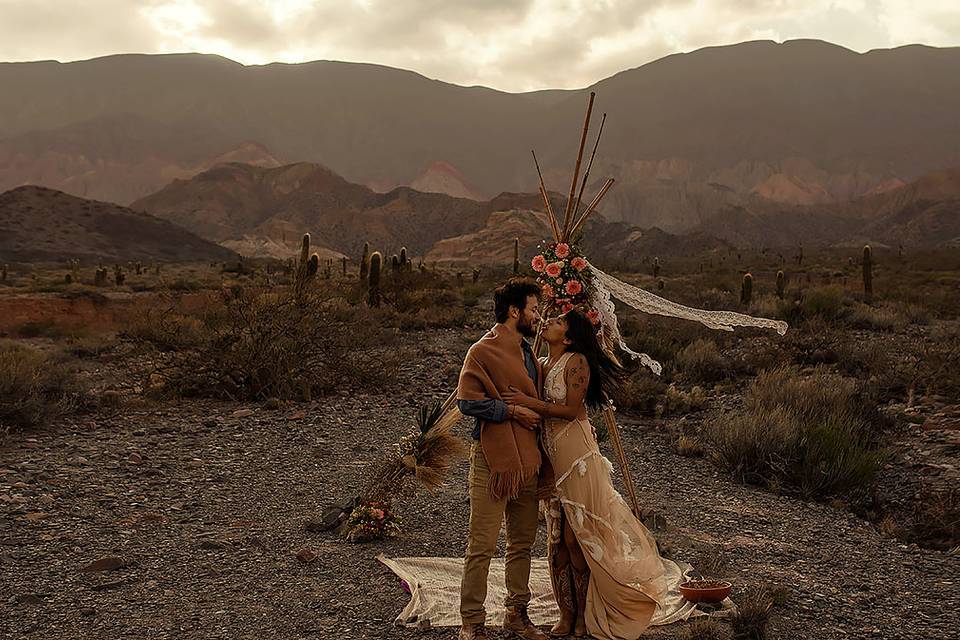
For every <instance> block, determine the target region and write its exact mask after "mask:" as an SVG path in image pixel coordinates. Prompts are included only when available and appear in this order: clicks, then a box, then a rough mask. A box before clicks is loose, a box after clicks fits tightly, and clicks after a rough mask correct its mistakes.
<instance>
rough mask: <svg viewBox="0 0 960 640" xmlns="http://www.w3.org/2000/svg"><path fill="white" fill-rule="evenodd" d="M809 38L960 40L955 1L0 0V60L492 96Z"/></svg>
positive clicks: (853, 44)
mask: <svg viewBox="0 0 960 640" xmlns="http://www.w3.org/2000/svg"><path fill="white" fill-rule="evenodd" d="M793 38H819V39H823V40H829V41H831V42H835V43H837V44H841V45H844V46H846V47H849V48H851V49H854V50H856V51H867V50H869V49H876V48H886V47H891V46H898V45H903V44H910V43H918V42H919V43H924V44H929V45H936V46H956V45H960V0H0V61H14V60H50V59H55V60H61V61H67V60H79V59H85V58H92V57H96V56H101V55H107V54H112V53H127V52H140V53H168V52H183V51H199V52H204V53H218V54H221V55H224V56H227V57H229V58H232V59H234V60H237V61H239V62H243V63H245V64H263V63H266V62H273V61H283V62H303V61H306V60H318V59H325V60H349V61H357V62H375V63H380V64H385V65H390V66H394V67H401V68H405V69H412V70H414V71H418V72H420V73H422V74H424V75H426V76H429V77H432V78H439V79H441V80H446V81H449V82H455V83H457V84H464V85H472V84H482V85H486V86H491V87H496V88H498V89H503V90H505V91H525V90H530V89H540V88H551V87H555V88H573V87H583V86H586V85H588V84H591V83H592V82H594V81H596V80H599V79H601V78H604V77H607V76H609V75H612V74H614V73H616V72H617V71H621V70H623V69H627V68H631V67H636V66H639V65H641V64H644V63H645V62H649V61H651V60H654V59H656V58H659V57H662V56H664V55H667V54H670V53H675V52H680V51H691V50H693V49H697V48H700V47H704V46H710V45H717V44H729V43H734V42H742V41H744V40H756V39H771V40H777V41H783V40H789V39H793Z"/></svg>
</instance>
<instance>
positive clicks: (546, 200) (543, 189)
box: [530, 149, 560, 242]
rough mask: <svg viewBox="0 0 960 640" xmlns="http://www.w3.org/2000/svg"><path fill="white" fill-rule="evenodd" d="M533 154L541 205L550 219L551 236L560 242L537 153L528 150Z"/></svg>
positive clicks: (554, 215)
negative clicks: (541, 200)
mask: <svg viewBox="0 0 960 640" xmlns="http://www.w3.org/2000/svg"><path fill="white" fill-rule="evenodd" d="M530 153H531V154H532V155H533V164H534V165H535V166H536V167H537V175H538V176H539V177H540V197H541V198H543V206H544V208H545V209H546V212H547V219H549V221H550V228H551V229H552V230H553V237H554V238H555V239H556V240H557V242H560V228H559V227H558V226H557V216H556V214H554V212H553V205H552V204H551V203H550V194H549V193H547V187H546V185H545V184H543V174H542V173H540V163H539V162H537V154H536V152H534V150H533V149H531V150H530Z"/></svg>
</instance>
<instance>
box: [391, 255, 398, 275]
mask: <svg viewBox="0 0 960 640" xmlns="http://www.w3.org/2000/svg"><path fill="white" fill-rule="evenodd" d="M390 271H391V272H393V274H394V275H396V274H397V273H399V271H400V258H399V256H397V254H393V255H392V256H391V257H390Z"/></svg>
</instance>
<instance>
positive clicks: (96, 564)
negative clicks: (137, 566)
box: [80, 556, 126, 573]
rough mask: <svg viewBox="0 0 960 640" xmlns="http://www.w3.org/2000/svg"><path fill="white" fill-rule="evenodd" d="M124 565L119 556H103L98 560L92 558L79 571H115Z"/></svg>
mask: <svg viewBox="0 0 960 640" xmlns="http://www.w3.org/2000/svg"><path fill="white" fill-rule="evenodd" d="M124 566H126V562H124V560H123V558H121V557H119V556H104V557H102V558H100V559H99V560H94V561H93V562H91V563H90V564H88V565H87V566H85V567H83V568H82V569H80V571H83V572H86V573H91V572H95V571H115V570H117V569H120V568H122V567H124Z"/></svg>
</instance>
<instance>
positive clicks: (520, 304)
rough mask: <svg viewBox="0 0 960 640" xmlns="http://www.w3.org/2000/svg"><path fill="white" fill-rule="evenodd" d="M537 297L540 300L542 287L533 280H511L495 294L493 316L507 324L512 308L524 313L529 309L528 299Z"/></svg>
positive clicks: (522, 278) (520, 278) (498, 288)
mask: <svg viewBox="0 0 960 640" xmlns="http://www.w3.org/2000/svg"><path fill="white" fill-rule="evenodd" d="M529 296H537V300H539V299H540V285H539V284H537V281H536V280H533V279H532V278H524V277H518V278H510V279H509V280H507V281H506V282H504V283H503V284H502V285H500V286H499V287H497V288H496V290H495V291H494V292H493V315H494V316H496V318H497V322H506V321H507V318H509V317H510V307H516V308H517V309H520V310H521V311H523V310H524V309H525V308H526V307H527V298H528V297H529Z"/></svg>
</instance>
